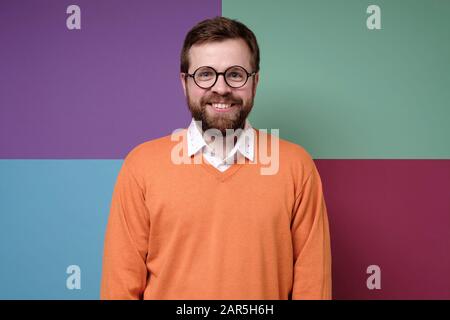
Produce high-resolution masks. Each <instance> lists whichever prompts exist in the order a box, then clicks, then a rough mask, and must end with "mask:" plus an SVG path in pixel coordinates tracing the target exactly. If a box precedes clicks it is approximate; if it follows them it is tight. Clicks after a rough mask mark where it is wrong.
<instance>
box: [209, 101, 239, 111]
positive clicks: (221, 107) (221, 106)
mask: <svg viewBox="0 0 450 320" xmlns="http://www.w3.org/2000/svg"><path fill="white" fill-rule="evenodd" d="M208 105H210V106H212V107H213V109H214V110H216V111H218V112H224V111H228V110H230V109H232V108H233V107H234V104H233V103H212V104H211V103H208Z"/></svg>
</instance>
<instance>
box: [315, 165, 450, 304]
mask: <svg viewBox="0 0 450 320" xmlns="http://www.w3.org/2000/svg"><path fill="white" fill-rule="evenodd" d="M315 163H316V164H317V168H318V170H319V172H320V175H321V178H322V182H323V186H324V194H325V198H326V203H327V208H328V212H329V219H330V228H331V239H332V250H333V252H332V253H333V287H334V290H333V295H334V298H336V299H450V274H449V270H450V254H449V252H450V160H315ZM369 265H378V266H379V267H380V268H381V290H368V289H367V287H366V279H367V278H368V277H369V275H368V274H366V269H367V267H368V266H369Z"/></svg>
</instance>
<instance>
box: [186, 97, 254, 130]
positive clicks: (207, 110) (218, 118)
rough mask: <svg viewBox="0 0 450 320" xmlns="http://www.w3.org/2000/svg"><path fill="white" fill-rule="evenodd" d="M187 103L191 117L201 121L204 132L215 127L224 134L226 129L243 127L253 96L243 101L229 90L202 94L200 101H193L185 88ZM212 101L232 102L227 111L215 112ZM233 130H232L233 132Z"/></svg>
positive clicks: (250, 108) (251, 105)
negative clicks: (220, 92) (223, 93)
mask: <svg viewBox="0 0 450 320" xmlns="http://www.w3.org/2000/svg"><path fill="white" fill-rule="evenodd" d="M186 96H187V105H188V107H189V111H190V112H191V114H192V117H193V118H194V120H196V121H201V124H202V130H203V132H205V131H206V130H208V129H217V130H219V131H220V132H221V133H222V135H223V136H226V130H227V129H233V130H234V131H235V130H237V129H244V126H245V120H246V119H247V117H248V115H249V114H250V111H251V110H252V108H253V101H254V96H252V98H251V99H250V100H248V101H243V100H242V99H241V98H238V97H235V96H233V94H232V93H231V92H230V93H228V94H226V95H219V94H217V93H212V94H210V95H207V96H204V97H202V98H201V99H200V101H198V102H196V101H193V100H192V99H191V97H190V95H189V90H188V89H187V90H186ZM213 102H221V103H226V104H232V105H233V106H232V107H231V108H232V110H228V111H227V112H221V113H219V112H215V111H214V110H212V109H213V108H214V107H212V105H209V106H208V104H211V103H213ZM234 131H233V132H234Z"/></svg>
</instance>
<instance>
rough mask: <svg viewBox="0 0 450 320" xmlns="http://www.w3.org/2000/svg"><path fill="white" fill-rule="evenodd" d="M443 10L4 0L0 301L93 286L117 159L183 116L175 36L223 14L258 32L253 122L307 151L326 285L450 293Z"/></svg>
mask: <svg viewBox="0 0 450 320" xmlns="http://www.w3.org/2000/svg"><path fill="white" fill-rule="evenodd" d="M74 4H75V5H77V8H79V10H80V12H79V13H80V15H79V16H80V27H81V28H80V29H77V28H74V29H70V28H71V27H73V25H74V23H75V22H74V21H73V20H71V19H70V17H71V16H72V15H73V13H74V11H72V10H75V9H74V8H73V7H70V6H71V5H74ZM373 5H375V6H376V8H377V9H373V7H371V6H373ZM69 7H70V10H68V8H69ZM369 7H370V8H372V9H373V10H379V12H376V11H370V10H369V12H368V8H369ZM67 11H69V13H68V12H67ZM448 12H450V2H448V1H439V0H431V1H426V0H397V1H384V0H377V1H366V0H345V1H332V0H319V1H318V0H315V1H313V0H297V1H293V0H292V1H288V0H283V1H280V2H273V1H269V0H260V1H238V0H223V1H218V0H214V1H211V0H198V1H194V2H187V1H179V0H178V1H176V0H166V1H161V2H153V1H143V0H142V1H138V0H133V1H123V0H110V1H106V0H96V1H87V0H77V1H74V2H72V1H65V0H63V1H61V0H45V1H44V0H42V1H31V0H27V1H13V0H5V1H1V2H0V49H1V50H0V299H98V298H99V287H100V275H101V255H102V250H103V237H104V231H105V227H106V221H107V218H108V214H109V205H110V200H111V196H112V190H113V187H114V182H115V179H116V176H117V173H118V171H119V169H120V167H121V164H122V159H123V158H124V156H125V155H126V154H127V153H128V152H129V151H130V150H131V148H133V147H134V146H136V145H137V144H139V143H141V142H144V141H147V140H150V139H154V138H156V137H160V136H163V135H167V134H170V133H171V132H172V131H173V130H174V129H175V128H181V127H186V126H187V125H188V123H189V120H190V114H189V112H188V109H187V106H186V103H185V100H184V96H183V93H182V89H181V84H180V82H179V79H178V72H179V53H180V49H181V45H182V41H183V39H184V36H185V34H186V32H187V31H188V30H189V29H190V28H191V27H192V26H193V25H194V24H195V23H196V22H198V21H200V20H202V19H205V18H209V17H214V16H217V15H223V16H226V17H230V18H235V19H238V20H240V21H242V22H244V23H245V24H246V25H248V26H249V27H250V28H251V29H252V30H253V31H254V32H255V34H256V36H257V38H258V41H259V45H260V49H261V71H260V84H259V87H258V92H257V96H256V100H255V106H254V109H253V111H252V113H251V115H250V121H251V122H252V124H253V126H255V127H256V128H279V129H280V136H281V137H282V138H285V139H287V140H290V141H293V142H295V143H298V144H300V145H302V146H304V147H305V148H306V149H307V150H308V151H309V152H310V153H311V155H312V156H313V158H314V159H315V162H316V165H317V167H318V169H319V172H320V175H321V177H322V180H323V185H324V192H325V199H326V202H327V208H328V213H329V218H330V227H331V238H332V250H333V280H334V281H333V296H334V298H335V299H354V298H356V299H433V298H434V299H450V275H449V274H448V270H450V256H449V252H450V250H449V249H450V142H449V138H450V126H449V125H448V122H449V120H450V103H449V101H450V91H449V90H448V87H449V84H450V64H449V63H448V57H449V56H450V43H449V41H448V38H449V36H450V22H449V21H448V19H447V16H448ZM377 14H378V16H377V18H379V19H378V20H377V19H375V16H376V15H377ZM374 19H375V20H374ZM68 20H69V23H68ZM377 22H379V23H380V25H379V26H378V27H380V29H377V28H375V29H371V27H370V26H372V25H374V24H376V23H377ZM71 23H72V24H71ZM75 24H76V23H75ZM69 26H71V27H69ZM73 265H75V266H78V267H79V268H80V270H81V287H80V288H79V289H77V288H74V289H69V288H68V287H67V283H66V281H67V279H68V278H69V277H70V272H69V273H68V272H67V268H68V267H69V266H73ZM371 266H376V267H378V268H379V269H378V270H379V273H378V274H379V276H380V277H379V279H380V282H381V287H380V288H373V287H370V286H368V283H367V280H368V279H369V278H370V277H371V276H372V273H370V272H368V268H370V267H371Z"/></svg>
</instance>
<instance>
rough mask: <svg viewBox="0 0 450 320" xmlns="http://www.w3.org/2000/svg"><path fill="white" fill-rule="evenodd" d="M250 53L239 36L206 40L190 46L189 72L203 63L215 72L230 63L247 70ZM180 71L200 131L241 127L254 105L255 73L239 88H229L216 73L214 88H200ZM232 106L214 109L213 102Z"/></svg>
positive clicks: (256, 80)
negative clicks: (220, 39)
mask: <svg viewBox="0 0 450 320" xmlns="http://www.w3.org/2000/svg"><path fill="white" fill-rule="evenodd" d="M250 61H251V53H250V49H249V48H248V46H247V44H246V43H245V41H244V40H242V39H227V40H224V41H220V42H217V41H216V42H209V43H203V44H199V45H193V46H192V47H191V49H190V50H189V62H190V65H189V70H188V72H189V73H190V74H192V73H194V71H195V70H196V69H197V68H199V67H202V66H210V67H213V68H214V69H215V70H216V71H217V72H224V71H225V70H226V69H227V68H229V67H231V66H235V65H238V66H242V67H244V68H245V69H246V70H247V71H248V72H249V73H250V72H253V71H254V70H252V68H251V64H250ZM186 78H187V80H185V75H184V74H183V73H182V74H181V82H182V85H183V90H184V94H185V96H186V98H187V103H188V106H189V110H190V111H191V113H192V117H193V118H194V119H195V120H197V121H201V122H202V130H203V131H205V130H208V129H210V128H216V129H218V130H220V131H221V132H222V134H224V135H225V130H226V129H234V130H236V129H238V128H242V129H243V128H244V125H245V119H246V118H247V116H248V114H249V113H250V111H251V109H252V107H253V100H254V97H255V93H256V87H257V84H258V80H259V74H258V73H257V74H256V75H255V76H253V77H249V79H248V81H247V83H246V84H245V85H244V86H243V87H241V88H231V87H230V86H228V84H227V83H226V82H225V79H224V77H223V76H219V77H218V79H217V81H216V83H215V84H214V86H213V87H211V88H209V89H202V88H200V87H198V86H197V85H196V84H195V82H194V79H193V78H192V77H186ZM216 103H222V104H228V105H231V107H229V108H226V109H217V108H215V107H214V104H216Z"/></svg>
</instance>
